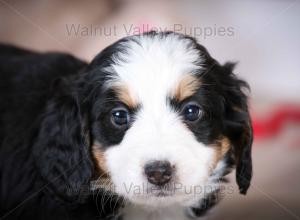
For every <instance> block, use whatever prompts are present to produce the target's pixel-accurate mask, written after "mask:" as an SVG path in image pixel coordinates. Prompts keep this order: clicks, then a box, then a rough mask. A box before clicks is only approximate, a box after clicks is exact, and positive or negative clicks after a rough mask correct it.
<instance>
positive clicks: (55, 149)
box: [33, 83, 93, 202]
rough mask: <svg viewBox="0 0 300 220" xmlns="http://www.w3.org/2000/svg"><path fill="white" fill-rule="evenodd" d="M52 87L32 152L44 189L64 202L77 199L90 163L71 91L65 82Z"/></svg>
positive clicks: (91, 168) (79, 114) (86, 142)
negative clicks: (50, 96) (52, 92)
mask: <svg viewBox="0 0 300 220" xmlns="http://www.w3.org/2000/svg"><path fill="white" fill-rule="evenodd" d="M59 84H60V85H59V86H56V87H60V88H61V87H63V86H65V87H64V88H63V89H59V88H55V89H56V91H55V93H56V94H55V95H54V97H53V98H52V99H51V100H50V101H48V103H47V107H46V109H45V112H44V114H43V115H42V116H41V120H40V127H39V131H38V135H37V138H36V140H35V142H34V147H33V151H34V152H33V153H34V155H35V159H36V166H37V167H38V169H39V171H40V174H41V176H42V178H43V179H44V180H45V183H46V186H47V189H48V190H50V191H51V193H54V194H55V196H58V197H59V198H60V199H63V200H65V201H68V202H75V201H77V200H78V199H79V194H80V190H82V189H83V187H86V186H88V184H89V180H90V178H91V176H92V172H93V165H92V162H91V159H90V155H89V146H88V142H89V141H88V140H87V137H86V135H85V131H84V130H85V127H84V122H83V116H82V114H81V111H80V107H79V103H78V101H77V99H76V97H74V96H76V95H74V93H71V92H69V91H68V90H69V89H68V86H67V85H61V84H62V83H59Z"/></svg>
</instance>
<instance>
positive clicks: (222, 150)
mask: <svg viewBox="0 0 300 220" xmlns="http://www.w3.org/2000/svg"><path fill="white" fill-rule="evenodd" d="M230 146H231V143H230V141H229V139H228V138H227V137H222V138H221V139H220V140H218V141H217V142H216V143H215V144H213V145H212V146H211V147H213V148H214V150H215V156H214V159H213V161H212V171H213V170H214V169H215V168H216V166H217V164H218V162H219V161H220V160H222V159H223V157H224V156H225V154H226V153H227V152H228V151H229V149H230Z"/></svg>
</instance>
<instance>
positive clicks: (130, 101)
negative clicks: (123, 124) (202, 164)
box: [113, 84, 137, 108]
mask: <svg viewBox="0 0 300 220" xmlns="http://www.w3.org/2000/svg"><path fill="white" fill-rule="evenodd" d="M113 90H114V91H115V92H116V94H117V97H118V99H119V100H120V101H121V102H123V103H124V104H126V105H127V106H128V107H131V108H135V107H137V101H136V100H135V98H134V97H133V95H132V94H131V92H130V90H129V88H128V86H126V85H121V84H120V85H114V86H113Z"/></svg>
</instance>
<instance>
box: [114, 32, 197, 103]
mask: <svg viewBox="0 0 300 220" xmlns="http://www.w3.org/2000/svg"><path fill="white" fill-rule="evenodd" d="M123 46H124V48H125V52H124V53H120V54H118V55H117V56H116V58H115V62H116V64H114V65H113V66H112V68H113V71H114V72H115V73H116V78H115V79H114V80H115V81H116V82H118V83H124V84H126V85H127V86H128V88H129V89H130V91H131V92H130V93H131V95H133V96H135V97H134V99H136V100H137V101H139V102H141V104H142V105H143V106H145V105H148V103H149V105H152V106H153V104H155V103H157V104H158V102H160V104H162V102H165V100H166V97H167V96H168V95H169V93H170V92H171V91H172V90H174V89H175V88H176V86H177V84H178V83H179V82H180V80H181V79H182V78H183V77H184V76H185V75H186V74H191V73H192V72H193V71H195V70H196V69H199V66H197V65H196V63H199V62H200V61H201V57H200V54H199V51H198V50H196V49H195V48H194V47H193V42H192V41H191V40H190V39H186V38H182V37H180V36H179V35H176V34H170V35H166V36H163V37H162V36H160V35H157V36H148V35H144V36H136V37H135V38H134V40H131V41H128V42H125V43H123Z"/></svg>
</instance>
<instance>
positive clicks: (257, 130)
mask: <svg viewBox="0 0 300 220" xmlns="http://www.w3.org/2000/svg"><path fill="white" fill-rule="evenodd" d="M288 122H293V123H299V124H300V107H299V106H298V107H296V106H290V105H287V106H282V107H279V108H277V109H276V110H275V111H274V112H271V113H270V114H269V115H268V116H267V117H266V118H257V117H255V115H252V125H253V130H254V138H268V137H272V136H274V135H277V134H278V133H279V132H280V130H281V129H282V128H283V126H284V125H285V124H286V123H288Z"/></svg>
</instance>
